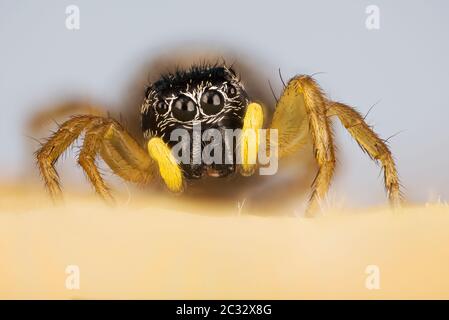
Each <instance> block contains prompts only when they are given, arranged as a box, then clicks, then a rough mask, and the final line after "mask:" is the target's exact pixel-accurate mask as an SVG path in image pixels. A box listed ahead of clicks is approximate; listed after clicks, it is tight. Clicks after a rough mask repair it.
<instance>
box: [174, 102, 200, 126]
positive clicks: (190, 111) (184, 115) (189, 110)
mask: <svg viewBox="0 0 449 320" xmlns="http://www.w3.org/2000/svg"><path fill="white" fill-rule="evenodd" d="M172 113H173V116H174V117H175V118H176V119H178V120H180V121H190V120H193V119H195V115H196V106H195V102H193V100H192V99H190V98H189V97H186V96H181V97H179V98H177V99H176V100H175V101H173V108H172Z"/></svg>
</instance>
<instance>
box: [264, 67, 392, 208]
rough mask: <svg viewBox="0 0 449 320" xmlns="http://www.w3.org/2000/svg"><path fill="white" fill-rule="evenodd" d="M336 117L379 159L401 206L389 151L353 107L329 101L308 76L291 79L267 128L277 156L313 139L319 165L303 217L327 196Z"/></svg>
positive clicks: (390, 194) (293, 150) (289, 152)
mask: <svg viewBox="0 0 449 320" xmlns="http://www.w3.org/2000/svg"><path fill="white" fill-rule="evenodd" d="M331 115H337V116H338V117H339V119H340V120H341V122H342V123H343V125H344V126H345V127H346V129H348V131H349V132H350V133H351V135H352V136H353V137H354V138H355V139H356V140H357V142H358V143H359V144H360V146H361V147H362V148H363V150H365V151H366V152H367V153H368V154H369V155H370V156H371V158H373V159H376V160H380V161H381V162H382V167H383V169H384V174H385V187H386V189H387V192H388V196H389V198H390V201H391V202H392V204H393V205H397V204H399V203H400V191H399V180H398V176H397V172H396V167H395V164H394V161H393V159H392V156H391V152H390V150H389V149H388V147H387V146H386V145H385V143H384V142H383V141H382V140H381V139H380V138H379V137H378V136H377V134H376V133H374V132H373V131H372V130H371V129H370V128H369V126H368V125H367V124H366V123H365V122H364V120H363V118H362V117H361V116H360V115H359V114H358V113H357V112H356V111H355V110H354V109H352V108H350V107H348V106H346V105H343V104H341V103H335V102H332V101H329V100H328V99H327V98H326V97H325V95H324V93H323V92H322V90H321V88H320V87H319V86H318V84H317V83H316V82H315V80H314V79H312V78H311V77H309V76H304V75H301V76H297V77H295V78H293V79H291V80H290V81H289V83H288V85H287V87H286V88H285V90H284V92H283V93H282V96H281V97H280V99H279V101H278V104H277V106H276V110H275V113H274V116H273V120H272V123H271V126H270V128H273V129H277V130H278V135H279V141H278V150H279V156H280V157H283V156H287V155H289V154H291V153H293V152H296V151H298V150H299V149H300V148H301V147H302V146H304V145H305V144H306V142H307V138H308V135H309V134H310V136H311V137H312V143H313V147H314V155H315V158H316V161H317V163H318V166H319V170H318V173H317V176H316V178H315V180H314V182H313V184H312V195H311V197H310V202H309V207H308V209H307V212H306V214H307V215H308V216H310V215H312V214H313V213H314V212H316V210H317V209H318V207H319V203H320V200H321V199H323V198H324V196H325V195H326V193H327V191H328V189H329V186H330V183H331V181H332V177H333V174H334V169H335V147H334V142H333V134H332V124H331V122H330V119H329V116H331Z"/></svg>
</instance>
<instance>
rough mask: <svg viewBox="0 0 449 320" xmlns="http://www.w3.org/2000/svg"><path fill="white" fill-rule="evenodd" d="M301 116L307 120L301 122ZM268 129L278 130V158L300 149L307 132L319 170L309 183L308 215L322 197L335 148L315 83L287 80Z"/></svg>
mask: <svg viewBox="0 0 449 320" xmlns="http://www.w3.org/2000/svg"><path fill="white" fill-rule="evenodd" d="M295 109H297V110H295ZM295 115H296V116H295ZM292 116H295V117H293V118H292ZM304 117H305V118H306V120H308V121H306V122H304V119H303V118H304ZM286 118H288V119H286ZM282 119H284V120H282ZM307 124H308V125H307ZM271 128H276V129H278V130H279V154H280V155H281V156H282V155H287V154H290V153H292V152H293V151H294V150H296V151H297V150H298V149H299V148H300V147H302V146H303V145H304V143H305V139H306V137H307V132H310V134H311V136H312V142H313V146H314V155H315V158H316V161H317V163H318V166H319V170H318V174H317V176H316V178H315V180H314V182H313V184H312V195H311V197H310V202H309V207H308V209H307V212H306V214H307V215H309V216H311V215H313V213H314V212H316V210H317V209H318V208H319V202H320V200H321V199H322V198H323V197H324V196H325V195H326V193H327V191H328V189H329V186H330V183H331V180H332V177H333V174H334V169H335V148H334V142H333V134H332V128H331V124H330V123H329V120H328V118H327V115H326V98H325V96H324V94H323V92H322V91H321V89H320V87H319V86H318V84H317V83H316V82H315V80H313V79H312V78H311V77H309V76H297V77H295V78H293V79H292V80H290V81H289V83H288V85H287V87H286V88H285V90H284V92H283V93H282V96H281V97H280V99H279V102H278V105H277V107H276V111H275V114H274V116H273V121H272V125H271Z"/></svg>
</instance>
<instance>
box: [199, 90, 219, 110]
mask: <svg viewBox="0 0 449 320" xmlns="http://www.w3.org/2000/svg"><path fill="white" fill-rule="evenodd" d="M223 106H224V98H223V95H222V94H221V93H220V92H218V91H217V90H207V91H206V92H204V93H203V95H202V96H201V108H202V109H203V112H204V113H205V114H207V115H212V114H216V113H218V112H220V111H221V109H223Z"/></svg>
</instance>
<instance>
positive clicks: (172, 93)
mask: <svg viewBox="0 0 449 320" xmlns="http://www.w3.org/2000/svg"><path fill="white" fill-rule="evenodd" d="M248 103H249V98H248V95H247V93H246V91H245V88H244V86H243V84H242V83H241V81H240V79H239V77H238V76H237V74H236V73H235V72H234V70H232V68H228V67H226V66H217V65H195V66H193V67H191V68H190V69H188V70H178V71H176V72H174V73H168V74H165V75H162V76H161V78H160V79H159V80H158V81H156V82H154V83H153V84H152V85H150V86H149V87H148V88H147V91H146V96H145V101H144V103H143V105H142V109H141V115H142V130H143V133H144V136H145V138H147V139H148V138H151V137H160V138H162V139H163V140H164V142H166V143H167V144H168V145H169V146H170V147H172V146H173V145H174V144H176V143H177V142H178V141H173V140H172V139H171V138H170V137H171V133H172V132H173V131H174V130H175V129H179V128H182V129H185V130H187V131H188V132H189V133H190V137H193V126H194V124H196V125H198V124H200V125H201V131H202V132H205V131H206V130H207V129H211V128H214V129H218V130H219V131H220V132H224V130H226V129H232V130H235V129H241V128H242V125H243V117H244V115H245V111H246V107H247V105H248ZM235 145H236V143H233V148H234V149H235ZM190 150H191V152H190V153H191V154H192V155H193V154H194V150H193V143H192V141H191V143H190ZM222 150H223V152H224V151H225V147H223V148H222ZM233 154H234V156H233V157H234V159H233V162H232V164H224V163H212V164H205V163H201V164H194V163H193V161H191V162H190V163H187V164H186V163H183V164H182V165H181V166H182V170H183V173H184V176H185V177H186V178H201V177H202V176H204V175H209V176H214V177H224V176H227V175H229V174H231V173H233V172H235V168H236V166H235V152H233ZM223 157H225V155H224V154H223Z"/></svg>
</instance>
